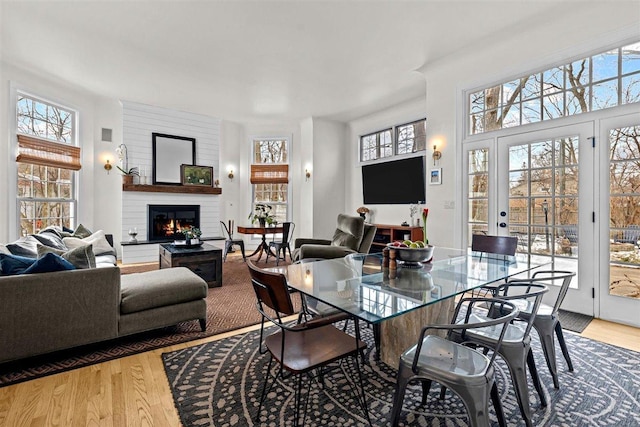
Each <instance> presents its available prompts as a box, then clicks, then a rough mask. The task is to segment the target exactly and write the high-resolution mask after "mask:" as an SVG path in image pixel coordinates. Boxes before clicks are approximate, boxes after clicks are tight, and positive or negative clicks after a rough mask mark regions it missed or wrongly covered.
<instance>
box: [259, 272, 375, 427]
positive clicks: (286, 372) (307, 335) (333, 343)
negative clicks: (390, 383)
mask: <svg viewBox="0 0 640 427" xmlns="http://www.w3.org/2000/svg"><path fill="white" fill-rule="evenodd" d="M247 265H248V266H249V273H250V274H251V283H252V285H253V289H254V291H255V294H256V298H257V303H256V307H257V309H258V311H259V312H260V314H262V324H261V328H260V353H263V354H264V353H267V352H268V353H269V355H270V358H269V365H268V367H267V371H266V375H265V381H264V384H263V387H262V394H261V397H260V405H259V408H258V413H257V416H256V420H257V421H258V420H259V418H260V413H261V412H262V405H263V403H264V400H265V398H266V396H267V395H268V394H269V392H270V391H271V389H272V388H273V386H274V385H275V383H276V380H277V379H278V378H281V379H286V378H289V377H290V376H292V375H297V377H298V378H297V380H296V381H295V388H294V402H295V418H294V425H295V426H298V425H305V421H306V407H307V402H308V399H309V393H310V388H311V383H312V382H313V381H314V380H315V379H318V380H319V381H320V382H321V383H322V384H324V377H325V375H326V369H325V368H327V367H328V366H329V365H331V364H334V362H339V361H342V360H343V359H346V358H348V357H351V358H353V359H354V361H355V363H354V367H355V370H356V371H357V372H358V380H359V388H360V389H359V390H358V388H357V386H355V385H354V384H352V381H351V379H349V378H348V380H347V383H348V384H349V387H351V388H352V390H353V391H354V394H355V398H356V401H357V403H358V404H359V405H360V407H361V408H362V410H363V412H364V414H365V416H366V419H367V420H368V421H369V425H371V420H370V418H369V411H368V408H367V402H366V395H365V392H364V382H363V379H362V372H361V370H360V364H359V363H358V360H357V359H358V354H359V351H360V350H361V349H364V348H366V344H365V343H364V342H363V341H361V340H359V339H357V338H354V337H352V336H351V335H348V334H346V333H344V332H343V331H341V330H339V329H337V328H336V327H334V326H333V325H332V323H333V322H334V321H335V320H334V319H333V318H332V317H331V316H326V317H321V318H317V319H312V320H310V321H308V322H303V323H297V324H294V325H291V324H288V323H286V322H285V321H284V319H283V317H287V316H291V315H294V314H296V311H295V309H294V307H293V302H292V301H291V296H290V294H289V287H288V286H287V279H286V277H285V276H284V274H280V273H272V272H268V271H265V270H261V269H259V268H257V267H256V266H255V265H253V263H252V262H251V261H249V262H247ZM267 309H270V310H268V311H267ZM274 313H275V314H274ZM266 320H268V321H270V322H271V323H272V324H274V325H276V326H277V328H278V329H277V331H276V332H274V333H272V334H270V335H268V336H267V337H264V324H265V321H266ZM263 346H264V347H263ZM274 360H275V362H276V363H277V365H279V369H278V370H277V372H276V373H275V375H272V374H271V365H272V364H273V362H274ZM304 376H307V377H308V382H307V395H306V398H304V399H303V396H302V379H303V377H304ZM345 376H348V375H346V373H345ZM270 377H271V378H270ZM270 379H271V385H269V380H270ZM354 381H355V380H354ZM303 400H304V410H303V412H302V423H301V424H300V417H301V409H302V408H301V406H302V405H303Z"/></svg>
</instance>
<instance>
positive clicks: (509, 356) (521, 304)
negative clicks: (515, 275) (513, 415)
mask: <svg viewBox="0 0 640 427" xmlns="http://www.w3.org/2000/svg"><path fill="white" fill-rule="evenodd" d="M548 291H549V289H548V288H547V287H546V286H544V285H542V284H539V283H529V282H523V283H506V284H503V285H499V286H498V287H497V288H496V292H495V297H496V298H499V299H500V300H503V301H509V302H511V303H512V304H514V305H515V306H516V307H517V308H518V310H519V311H520V315H519V316H517V317H516V318H515V319H514V320H513V321H512V322H511V323H510V324H509V325H508V326H507V332H506V334H505V335H504V339H503V340H502V344H501V345H500V346H499V347H497V344H498V340H499V338H500V333H501V328H498V327H495V326H494V327H487V328H482V329H476V330H469V331H466V333H464V334H463V333H461V332H459V331H456V330H451V331H450V332H449V336H448V338H449V339H450V340H453V341H455V342H465V343H467V344H475V345H479V346H481V347H484V348H491V349H495V351H497V352H498V353H499V354H500V356H502V358H503V359H504V361H505V362H506V364H507V367H508V368H509V373H510V374H511V381H512V382H513V389H514V392H515V395H516V400H517V402H518V406H519V407H520V412H521V413H522V418H523V419H524V421H525V424H526V425H527V426H532V423H531V407H530V401H529V388H528V386H527V372H526V370H527V366H528V367H529V373H530V374H531V379H532V380H533V385H534V387H535V389H536V391H537V392H538V396H539V398H540V404H541V406H542V407H546V406H547V401H546V398H545V396H544V393H543V391H542V386H541V384H540V378H539V377H538V370H537V369H536V364H535V360H534V358H533V351H532V350H531V336H530V332H531V328H532V326H533V321H534V319H535V313H537V311H538V307H539V306H540V304H541V302H542V296H543V295H544V294H545V293H547V292H548ZM484 305H485V306H486V304H484ZM524 312H526V313H529V314H528V315H527V316H523V313H524ZM504 314H505V313H504V307H502V306H500V305H495V304H493V305H491V306H489V307H488V310H487V311H486V312H482V311H481V310H477V311H476V312H473V313H472V314H471V315H470V316H469V318H468V319H454V322H456V323H465V322H468V321H469V322H472V323H479V322H482V321H485V320H486V319H491V318H496V317H500V316H502V315H504ZM452 323H453V322H452ZM444 391H445V388H444V387H443V388H442V389H441V394H440V398H441V399H443V398H444Z"/></svg>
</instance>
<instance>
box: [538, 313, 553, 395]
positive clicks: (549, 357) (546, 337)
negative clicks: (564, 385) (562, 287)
mask: <svg viewBox="0 0 640 427" xmlns="http://www.w3.org/2000/svg"><path fill="white" fill-rule="evenodd" d="M551 323H552V322H551V321H548V320H547V319H545V320H544V322H539V321H538V318H536V320H535V322H534V324H533V325H534V326H535V327H536V330H537V331H538V336H539V337H540V343H541V344H542V351H543V353H544V358H545V360H546V362H547V367H548V368H549V373H550V374H551V377H552V378H553V387H554V388H560V384H559V383H558V371H557V369H556V348H555V344H554V342H553V329H552V324H551Z"/></svg>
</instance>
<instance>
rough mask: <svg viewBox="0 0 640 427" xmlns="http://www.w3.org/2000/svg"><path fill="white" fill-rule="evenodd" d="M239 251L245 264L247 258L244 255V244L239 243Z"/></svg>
mask: <svg viewBox="0 0 640 427" xmlns="http://www.w3.org/2000/svg"><path fill="white" fill-rule="evenodd" d="M240 251H241V252H242V260H243V261H244V262H247V257H246V255H245V254H244V242H240Z"/></svg>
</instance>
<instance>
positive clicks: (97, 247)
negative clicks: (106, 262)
mask: <svg viewBox="0 0 640 427" xmlns="http://www.w3.org/2000/svg"><path fill="white" fill-rule="evenodd" d="M62 241H63V242H64V244H65V245H66V246H67V248H69V249H75V248H79V247H80V246H85V245H88V244H92V245H93V253H94V254H95V255H96V256H97V255H102V254H111V255H115V254H116V250H115V249H114V248H113V247H112V246H111V245H110V244H109V242H108V241H107V238H106V237H105V235H104V231H102V230H98V231H96V232H95V233H93V234H92V235H90V236H88V237H85V238H83V239H79V238H77V237H65V238H64V239H62Z"/></svg>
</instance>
